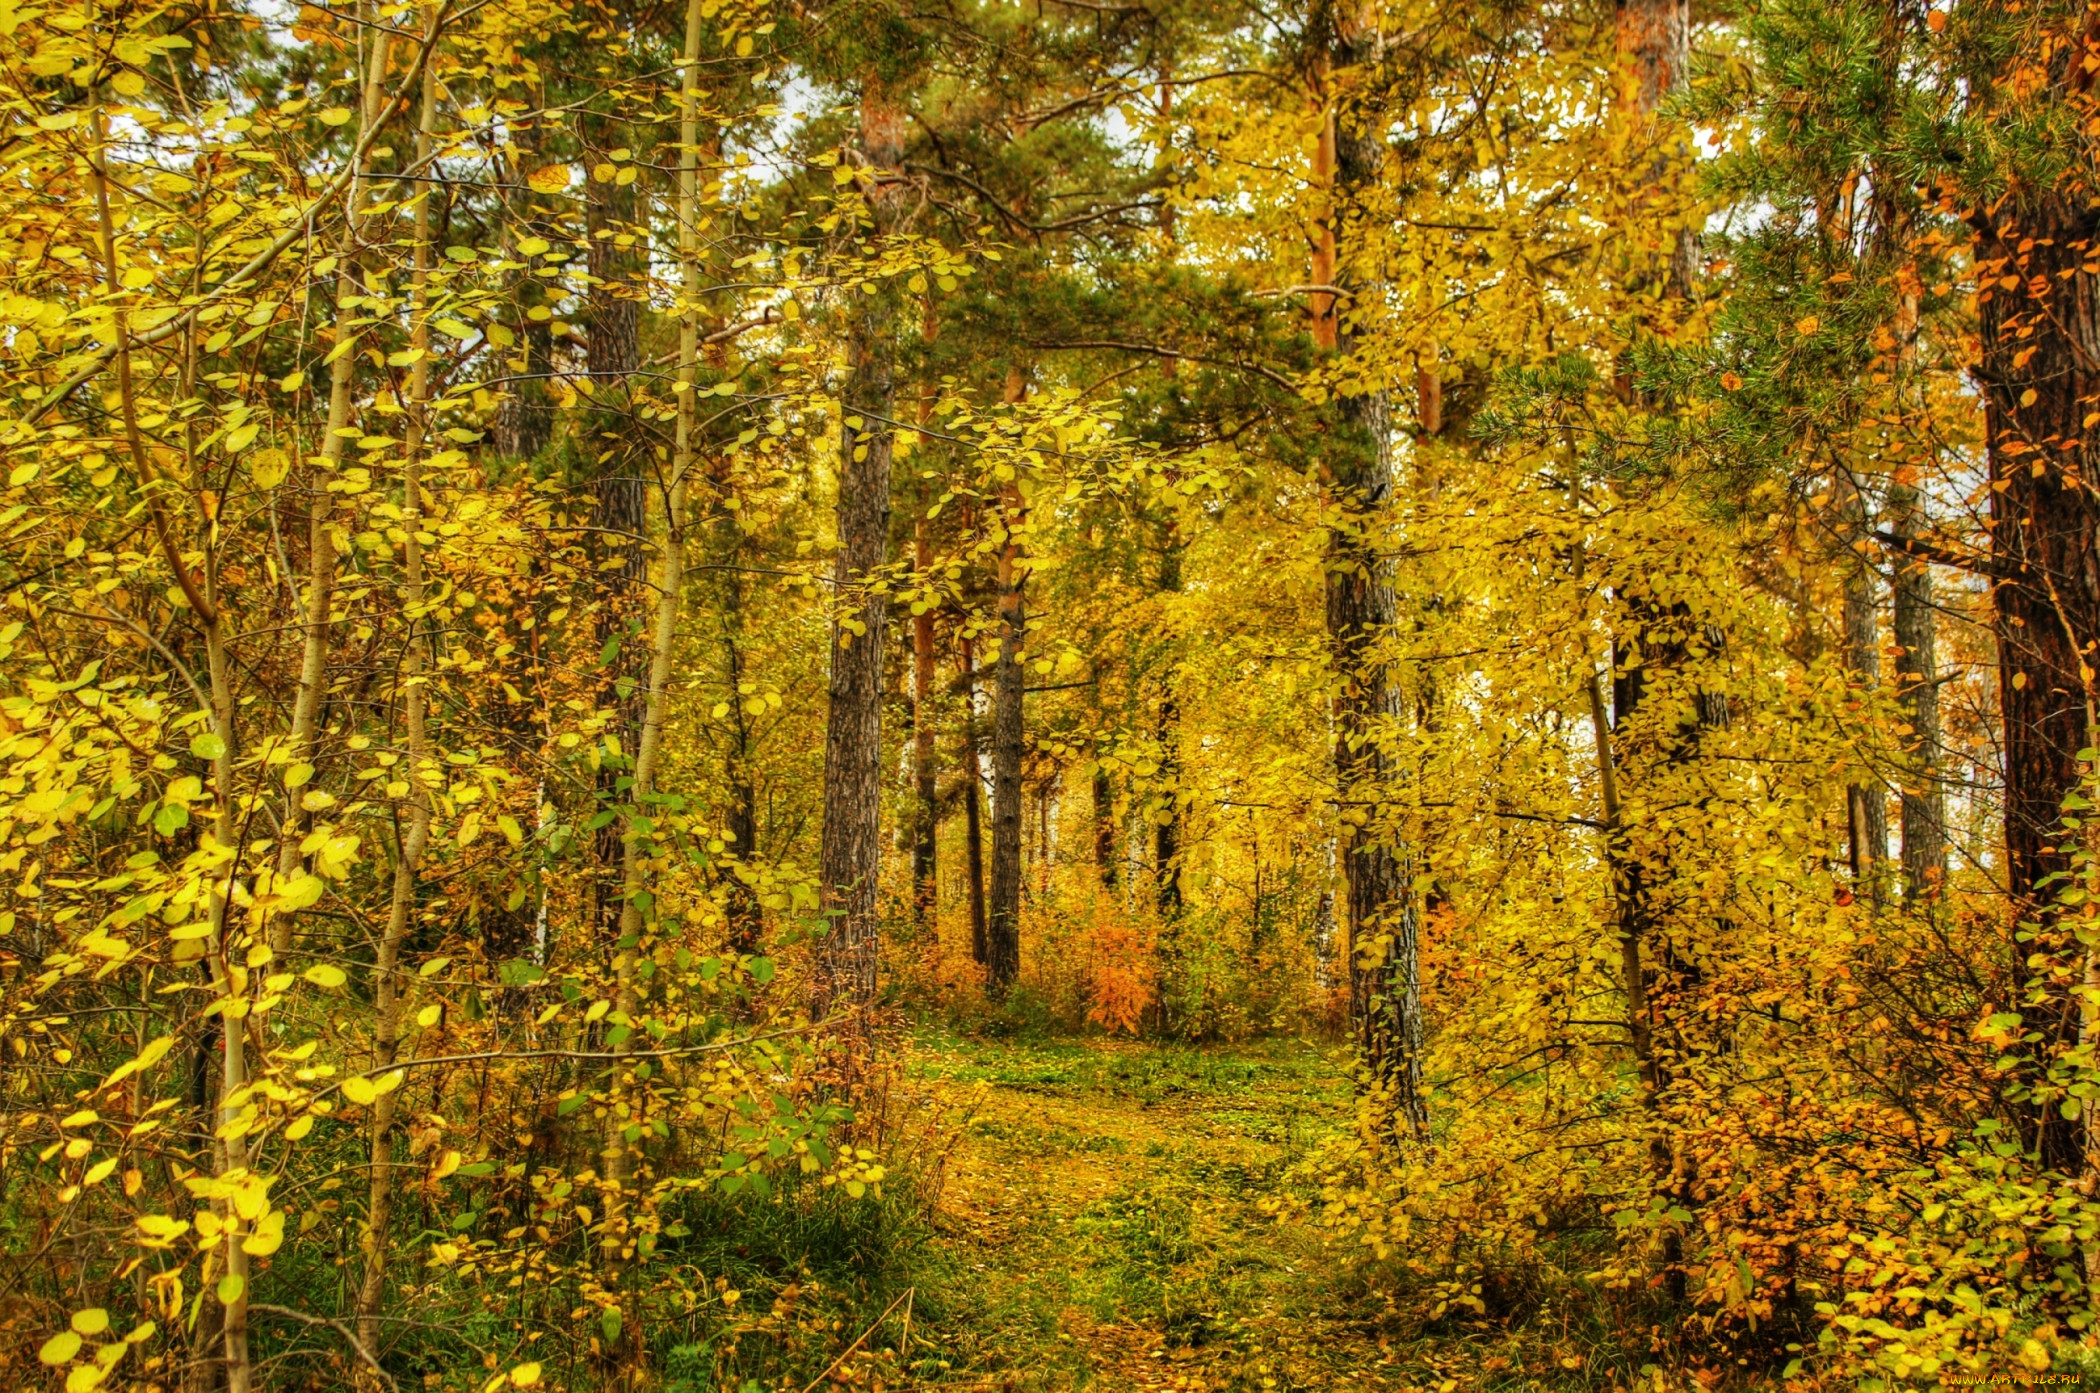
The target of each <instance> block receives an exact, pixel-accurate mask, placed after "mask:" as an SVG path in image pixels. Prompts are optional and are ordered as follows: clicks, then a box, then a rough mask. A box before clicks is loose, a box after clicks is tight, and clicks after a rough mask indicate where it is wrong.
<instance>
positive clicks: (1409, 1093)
mask: <svg viewBox="0 0 2100 1393" xmlns="http://www.w3.org/2000/svg"><path fill="white" fill-rule="evenodd" d="M1316 32H1317V33H1319V35H1320V38H1321V41H1322V48H1321V51H1320V52H1319V53H1318V55H1317V58H1316V78H1317V92H1318V96H1319V98H1320V100H1321V103H1322V106H1323V108H1324V109H1325V112H1326V119H1325V122H1324V124H1323V126H1322V129H1321V132H1320V135H1319V146H1318V149H1317V151H1316V158H1315V165H1316V172H1317V174H1318V175H1322V176H1326V177H1327V184H1328V199H1327V203H1328V210H1327V214H1326V216H1325V217H1324V218H1323V220H1322V222H1321V224H1320V226H1319V227H1318V228H1317V229H1316V232H1315V239H1314V260H1313V276H1314V280H1315V281H1316V283H1319V284H1325V285H1334V286H1336V287H1337V288H1339V289H1342V290H1355V291H1363V290H1366V289H1368V288H1369V286H1370V283H1371V277H1370V276H1369V275H1367V274H1365V273H1364V272H1363V271H1362V270H1361V269H1360V268H1358V269H1345V268H1348V261H1347V258H1346V256H1345V254H1344V253H1345V252H1346V251H1348V250H1349V249H1350V246H1351V234H1352V232H1353V231H1354V229H1355V227H1356V226H1359V225H1361V224H1362V211H1361V205H1362V202H1363V200H1364V199H1365V197H1366V196H1367V195H1368V194H1369V192H1370V191H1371V190H1372V189H1374V188H1375V187H1376V185H1377V182H1378V180H1379V177H1380V174H1381V171H1382V167H1383V164H1384V154H1385V141H1384V132H1383V129H1382V127H1383V110H1382V107H1381V106H1380V104H1379V103H1378V102H1377V101H1375V100H1374V99H1373V97H1372V96H1371V94H1370V84H1371V82H1372V80H1373V78H1374V76H1375V73H1374V68H1375V64H1376V62H1377V59H1378V56H1379V55H1378V51H1377V40H1376V37H1375V35H1374V34H1373V33H1371V32H1369V31H1367V30H1365V29H1364V28H1363V27H1362V26H1360V25H1359V24H1358V23H1357V22H1356V19H1355V16H1353V15H1351V14H1346V13H1342V12H1340V11H1338V10H1337V9H1335V8H1332V7H1323V9H1322V11H1321V13H1320V16H1319V28H1318V29H1317V31H1316ZM1342 303H1343V302H1342V301H1341V300H1340V298H1339V297H1337V296H1333V295H1326V294H1316V295H1314V296H1313V297H1312V324H1311V328H1312V335H1313V343H1314V346H1315V347H1316V348H1317V349H1319V350H1321V351H1322V352H1323V353H1327V354H1332V355H1337V356H1341V357H1347V356H1349V355H1350V354H1351V353H1353V352H1354V350H1355V348H1356V343H1355V338H1356V335H1355V332H1354V329H1353V327H1352V325H1351V323H1350V321H1349V318H1348V316H1347V315H1345V314H1344V313H1343V312H1342ZM1332 418H1333V431H1332V434H1331V437H1330V440H1329V444H1328V448H1327V451H1326V454H1325V465H1326V473H1327V475H1328V478H1329V502H1328V509H1329V514H1330V518H1331V521H1330V523H1329V525H1328V530H1327V544H1326V553H1327V554H1326V570H1327V581H1326V591H1327V593H1326V612H1327V633H1328V642H1329V649H1330V654H1331V661H1332V662H1333V664H1334V670H1335V674H1336V678H1337V681H1338V684H1339V689H1340V690H1339V691H1338V693H1337V695H1336V698H1335V711H1334V714H1335V739H1334V746H1333V748H1334V766H1335V785H1336V795H1337V797H1338V798H1339V799H1340V801H1341V803H1342V806H1343V808H1344V811H1345V818H1344V824H1345V837H1346V845H1345V846H1344V848H1343V854H1342V869H1343V875H1344V877H1345V879H1346V884H1347V889H1346V894H1345V896H1344V899H1345V901H1346V905H1347V916H1346V918H1347V923H1348V933H1349V972H1350V991H1349V998H1350V1015H1351V1019H1352V1022H1353V1024H1354V1027H1355V1034H1356V1039H1357V1045H1358V1049H1359V1051H1360V1053H1361V1056H1362V1064H1363V1070H1364V1073H1365V1075H1366V1083H1367V1085H1368V1087H1369V1088H1370V1089H1371V1090H1372V1091H1373V1092H1374V1093H1376V1094H1377V1095H1379V1096H1381V1097H1382V1099H1383V1101H1384V1105H1385V1109H1386V1110H1387V1111H1388V1113H1389V1114H1390V1115H1391V1116H1392V1117H1393V1118H1394V1119H1396V1121H1397V1122H1398V1123H1400V1124H1404V1125H1405V1127H1406V1129H1407V1131H1408V1132H1409V1133H1410V1134H1411V1135H1412V1136H1414V1137H1415V1138H1416V1139H1418V1140H1422V1139H1426V1138H1427V1136H1428V1133H1429V1117H1428V1108H1427V1104H1426V1101H1425V1099H1424V1097H1423V1083H1422V1053H1423V1048H1424V1038H1423V1036H1424V1029H1423V1017H1422V986H1421V962H1420V949H1419V934H1418V925H1417V913H1418V906H1417V905H1416V904H1415V902H1414V897H1413V894H1412V890H1411V884H1410V882H1411V880H1412V856H1411V854H1410V851H1409V849H1408V848H1407V847H1406V845H1405V844H1404V842H1403V840H1402V833H1401V831H1400V829H1399V828H1397V827H1395V826H1392V825H1389V823H1388V820H1386V819H1383V818H1380V817H1378V816H1377V815H1376V812H1377V809H1378V807H1379V805H1380V804H1381V803H1382V802H1383V801H1384V799H1385V796H1386V789H1387V788H1388V786H1389V785H1390V784H1391V783H1392V781H1393V780H1394V778H1395V777H1396V775H1397V773H1398V770H1397V768H1396V766H1395V765H1394V762H1393V760H1392V759H1391V757H1390V756H1389V755H1388V754H1387V751H1386V744H1387V741H1388V740H1389V739H1390V737H1391V735H1392V733H1393V732H1394V731H1395V730H1397V729H1398V727H1399V723H1400V719H1401V693H1400V690H1399V687H1398V685H1397V684H1396V683H1395V681H1394V674H1393V673H1392V671H1391V665H1390V663H1389V662H1388V661H1387V660H1386V659H1385V658H1384V657H1383V655H1381V654H1380V653H1379V651H1378V649H1379V645H1380V644H1381V643H1382V642H1384V641H1385V639H1386V638H1387V637H1388V636H1389V635H1390V634H1391V632H1392V630H1393V626H1394V624H1395V622H1396V620H1397V618H1398V601H1397V597H1396V595H1395V592H1394V588H1393V573H1392V571H1393V568H1392V562H1391V561H1390V560H1388V559H1387V556H1386V552H1387V550H1388V549H1387V548H1385V547H1382V546H1381V545H1380V544H1379V538H1378V535H1377V534H1378V531H1379V529H1380V526H1381V519H1382V518H1383V516H1384V514H1385V512H1386V510H1387V509H1388V508H1389V507H1390V505H1391V502H1392V495H1393V461H1392V441H1391V434H1392V420H1391V404H1390V401H1389V400H1388V394H1387V393H1386V392H1385V391H1384V390H1383V389H1379V388H1358V389H1354V390H1352V391H1350V392H1349V393H1348V394H1346V395H1343V396H1341V397H1340V398H1339V400H1337V401H1336V403H1335V405H1334V408H1333V413H1332Z"/></svg>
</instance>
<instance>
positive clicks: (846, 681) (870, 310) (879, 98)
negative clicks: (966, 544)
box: [812, 78, 904, 1014]
mask: <svg viewBox="0 0 2100 1393" xmlns="http://www.w3.org/2000/svg"><path fill="white" fill-rule="evenodd" d="M903 126H904V115H903V112H902V111H901V110H900V109H898V108H897V107H896V106H894V105H893V104H892V103H891V98H890V96H889V94H888V93H887V92H886V91H885V90H884V89H883V88H882V86H881V85H880V84H879V83H878V82H877V81H875V80H874V79H873V78H870V79H869V80H868V81H866V82H865V83H864V84H863V88H862V92H861V106H860V139H861V148H862V153H863V154H864V156H865V158H866V161H867V163H866V166H865V168H864V170H863V177H864V179H865V181H866V190H867V198H868V206H869V209H870V211H871V213H872V215H873V217H874V221H875V227H876V230H877V231H878V232H881V231H884V230H886V229H887V228H888V227H889V226H890V225H892V223H893V222H894V220H895V217H896V214H897V211H898V204H899V201H900V200H899V194H900V192H901V190H900V187H899V186H898V185H897V184H896V183H894V182H892V181H893V180H894V179H895V177H896V173H897V171H898V169H899V168H900V167H901V166H902V163H903ZM846 316H847V323H846V340H847V342H846V354H847V365H848V367H847V371H848V377H847V382H846V390H845V397H844V400H843V401H842V403H841V406H842V408H843V414H844V416H845V427H844V429H843V430H841V431H840V433H839V479H838V548H839V549H838V556H837V560H836V563H835V566H834V569H833V572H832V575H833V580H834V582H835V590H834V593H835V596H836V598H835V600H834V603H835V604H836V605H837V606H838V608H839V611H840V612H839V613H838V615H837V617H836V618H834V620H833V621H832V626H831V705H830V712H829V715H828V717H827V719H826V721H825V728H824V836H823V847H822V851H821V853H820V861H819V870H818V875H819V879H820V881H821V883H822V887H823V896H824V912H825V913H826V914H827V915H829V916H830V921H831V922H830V926H829V929H828V931H827V932H826V934H825V936H824V938H823V939H822V940H821V942H820V943H819V945H818V953H817V970H816V973H815V981H814V983H813V984H812V985H813V993H814V1002H813V1005H814V1007H815V1009H816V1011H817V1013H818V1014H823V1013H825V1012H828V1011H837V1010H851V1011H865V1010H866V1009H867V1008H869V1007H871V1006H872V1005H873V1004H874V1002H875V987H876V962H877V957H878V952H879V947H880V944H879V938H878V924H877V920H876V892H877V889H878V882H879V879H880V876H881V871H882V636H883V631H884V628H885V622H884V621H885V616H886V613H887V609H888V606H887V602H886V600H885V598H884V597H883V595H882V594H881V593H879V592H878V591H877V590H876V589H874V588H873V585H872V582H874V581H875V580H876V579H877V573H878V572H879V571H880V570H881V569H882V566H883V563H884V562H885V561H887V560H888V547H889V528H890V459H891V447H892V439H893V438H892V434H891V429H890V425H889V421H890V418H891V415H892V401H893V398H894V395H895V380H896V356H897V326H896V311H895V307H894V304H893V301H892V297H891V295H890V293H889V292H888V291H887V290H885V291H882V292H880V293H878V294H874V295H856V296H854V297H853V299H852V300H851V301H850V302H849V306H848V309H847V311H846Z"/></svg>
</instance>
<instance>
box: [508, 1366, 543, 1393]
mask: <svg viewBox="0 0 2100 1393" xmlns="http://www.w3.org/2000/svg"><path fill="white" fill-rule="evenodd" d="M510 1381H511V1382H512V1383H514V1384H516V1385H517V1386H518V1387H520V1388H530V1387H532V1385H534V1384H535V1383H538V1382H539V1381H540V1366H539V1365H538V1364H520V1365H519V1366H518V1367H517V1368H515V1369H512V1370H511V1371H510Z"/></svg>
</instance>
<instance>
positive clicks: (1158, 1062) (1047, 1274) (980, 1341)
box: [895, 1027, 1470, 1393]
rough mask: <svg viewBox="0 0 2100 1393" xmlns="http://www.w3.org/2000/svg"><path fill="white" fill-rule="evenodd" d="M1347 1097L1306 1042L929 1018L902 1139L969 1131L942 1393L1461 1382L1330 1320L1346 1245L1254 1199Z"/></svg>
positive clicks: (1218, 1392) (1420, 1354)
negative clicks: (940, 1130) (1212, 1039)
mask: <svg viewBox="0 0 2100 1393" xmlns="http://www.w3.org/2000/svg"><path fill="white" fill-rule="evenodd" d="M1347 1093H1348V1089H1347V1083H1346V1073H1345V1064H1344V1063H1343V1061H1342V1060H1341V1058H1340V1057H1339V1056H1338V1055H1337V1054H1336V1053H1335V1052H1334V1051H1332V1050H1325V1051H1323V1050H1322V1049H1320V1048H1318V1047H1316V1046H1313V1045H1310V1044H1306V1043H1303V1042H1297V1041H1269V1042H1262V1043H1259V1044H1254V1045H1248V1046H1243V1047H1238V1048H1217V1049H1190V1048H1175V1047H1156V1046H1148V1045H1143V1044H1138V1043H1131V1042H1123V1041H1103V1040H1068V1041H1050V1042H1039V1043H1010V1042H1000V1041H987V1040H982V1039H975V1038H964V1037H958V1036H955V1035H952V1034H947V1033H945V1032H942V1031H939V1030H937V1029H934V1028H931V1027H927V1028H922V1029H921V1030H920V1031H919V1032H918V1033H917V1034H916V1036H915V1037H914V1038H913V1041H912V1044H911V1048H910V1053H909V1063H908V1065H907V1068H906V1072H905V1077H904V1079H903V1080H902V1081H901V1082H900V1084H899V1096H898V1097H897V1098H896V1099H895V1102H898V1103H902V1104H903V1105H904V1106H903V1108H902V1109H900V1110H899V1112H898V1114H897V1115H900V1116H902V1117H903V1118H904V1119H906V1129H905V1130H906V1132H907V1134H909V1132H910V1131H911V1130H912V1128H913V1127H914V1126H918V1127H921V1128H923V1127H925V1126H926V1125H927V1123H928V1122H929V1121H930V1119H932V1118H933V1117H935V1116H939V1117H941V1118H942V1119H944V1123H945V1125H947V1126H950V1127H952V1126H953V1124H955V1123H956V1122H958V1121H960V1120H962V1119H964V1118H967V1119H968V1121H967V1123H966V1124H965V1125H964V1126H963V1128H962V1131H961V1134H960V1136H959V1137H957V1136H954V1134H953V1133H952V1132H951V1133H950V1134H949V1135H950V1137H951V1139H952V1140H951V1142H950V1147H949V1151H948V1160H947V1163H946V1169H945V1175H944V1179H943V1183H942V1188H941V1191H940V1195H939V1203H938V1206H937V1208H936V1213H935V1229H936V1234H937V1238H936V1244H937V1246H938V1249H939V1265H940V1266H941V1267H943V1268H945V1269H946V1270H947V1273H948V1279H947V1280H946V1281H944V1282H943V1283H942V1286H943V1287H944V1288H946V1292H945V1295H944V1297H942V1298H941V1299H940V1301H939V1305H940V1306H941V1307H943V1308H944V1309H939V1310H929V1311H928V1312H927V1315H928V1316H929V1317H931V1319H930V1321H929V1326H930V1328H929V1330H928V1334H929V1335H931V1336H934V1337H935V1338H937V1339H938V1340H939V1341H940V1343H941V1344H942V1345H943V1346H944V1347H945V1348H944V1351H943V1352H944V1355H945V1357H946V1358H947V1359H948V1360H949V1361H950V1363H951V1364H952V1369H951V1370H950V1371H949V1372H948V1373H947V1374H946V1375H945V1376H944V1382H943V1385H942V1386H947V1387H964V1388H982V1389H988V1390H990V1389H997V1390H1014V1391H1015V1393H1023V1391H1025V1393H1036V1390H1042V1391H1043V1393H1050V1391H1051V1390H1065V1389H1075V1390H1076V1389H1103V1390H1124V1389H1130V1390H1140V1389H1156V1390H1169V1389H1171V1390H1177V1393H1226V1391H1228V1390H1229V1393H1243V1391H1244V1393H1266V1391H1267V1390H1310V1389H1381V1388H1391V1389H1399V1388H1404V1387H1411V1386H1426V1387H1428V1388H1432V1389H1434V1388H1436V1387H1437V1386H1438V1385H1439V1384H1442V1383H1444V1381H1445V1380H1446V1379H1449V1378H1452V1377H1455V1376H1457V1375H1458V1369H1457V1368H1452V1369H1450V1370H1449V1371H1448V1372H1447V1371H1446V1370H1445V1369H1444V1368H1442V1367H1439V1366H1441V1365H1443V1364H1444V1363H1445V1360H1444V1359H1443V1358H1439V1357H1437V1355H1436V1354H1435V1352H1433V1351H1427V1350H1424V1349H1422V1348H1421V1347H1414V1348H1409V1349H1406V1350H1404V1351H1402V1350H1399V1349H1396V1348H1395V1347H1393V1346H1391V1345H1389V1344H1382V1343H1381V1341H1380V1340H1379V1339H1378V1338H1377V1337H1376V1336H1375V1334H1372V1333H1367V1332H1366V1331H1365V1330H1364V1329H1363V1328H1362V1327H1361V1326H1360V1325H1356V1324H1348V1323H1344V1322H1343V1321H1342V1320H1338V1319H1334V1318H1331V1317H1329V1316H1328V1315H1325V1314H1323V1313H1322V1311H1321V1310H1320V1309H1319V1307H1320V1306H1322V1305H1325V1306H1327V1307H1328V1308H1329V1309H1330V1310H1334V1309H1337V1304H1338V1303H1336V1302H1334V1301H1333V1300H1332V1298H1331V1293H1332V1291H1333V1283H1334V1281H1335V1276H1334V1274H1335V1273H1336V1272H1337V1270H1338V1269H1339V1268H1340V1266H1341V1264H1340V1262H1339V1261H1338V1259H1339V1258H1340V1257H1341V1256H1342V1254H1341V1253H1339V1252H1338V1251H1336V1250H1334V1249H1332V1248H1328V1247H1325V1246H1324V1245H1323V1244H1322V1242H1321V1239H1320V1236H1319V1235H1318V1234H1317V1233H1315V1232H1313V1231H1312V1230H1310V1229H1309V1228H1308V1227H1306V1226H1303V1225H1300V1224H1296V1223H1278V1222H1277V1221H1276V1220H1275V1219H1274V1218H1272V1217H1270V1216H1269V1215H1268V1214H1265V1213H1264V1212H1263V1211H1262V1209H1261V1207H1260V1204H1259V1201H1260V1200H1261V1198H1262V1196H1263V1195H1265V1194H1267V1193H1270V1192H1271V1191H1272V1189H1273V1188H1274V1186H1275V1185H1276V1184H1277V1182H1278V1181H1279V1180H1280V1179H1281V1177H1282V1175H1283V1173H1284V1171H1285V1170H1286V1169H1287V1168H1288V1167H1289V1166H1290V1165H1291V1164H1292V1163H1293V1162H1295V1161H1297V1160H1299V1159H1300V1158H1302V1157H1303V1156H1304V1155H1305V1153H1306V1150H1307V1149H1308V1147H1310V1146H1312V1145H1314V1144H1316V1143H1317V1142H1318V1140H1319V1139H1320V1138H1322V1137H1324V1136H1328V1135H1332V1134H1333V1133H1334V1132H1335V1131H1336V1130H1337V1129H1339V1128H1340V1127H1341V1126H1342V1125H1343V1124H1344V1122H1345V1115H1346V1108H1347ZM914 1119H916V1121H914ZM1322 1293H1330V1296H1329V1299H1328V1300H1326V1301H1324V1302H1323V1301H1322V1300H1321V1297H1322ZM1351 1305H1352V1306H1356V1310H1357V1312H1358V1313H1361V1311H1362V1309H1363V1308H1362V1307H1361V1306H1360V1305H1356V1303H1351ZM1452 1359H1453V1362H1454V1363H1456V1364H1463V1363H1465V1362H1469V1361H1468V1360H1467V1359H1466V1358H1465V1356H1463V1355H1461V1354H1460V1353H1459V1352H1457V1351H1453V1352H1452ZM945 1379H953V1380H955V1382H954V1383H947V1382H945ZM1461 1382H1470V1380H1464V1379H1462V1380H1461Z"/></svg>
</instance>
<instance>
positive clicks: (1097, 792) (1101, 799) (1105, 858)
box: [1094, 762, 1117, 890]
mask: <svg viewBox="0 0 2100 1393" xmlns="http://www.w3.org/2000/svg"><path fill="white" fill-rule="evenodd" d="M1116 856H1117V852H1116V785H1115V779H1114V778H1113V777H1112V776H1111V775H1110V774H1109V772H1108V768H1107V766H1105V765H1103V764H1101V763H1099V762H1096V763H1095V765H1094V869H1095V871H1096V873H1098V874H1099V875H1100V877H1101V887H1102V888H1103V889H1104V890H1113V889H1115V888H1116Z"/></svg>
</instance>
